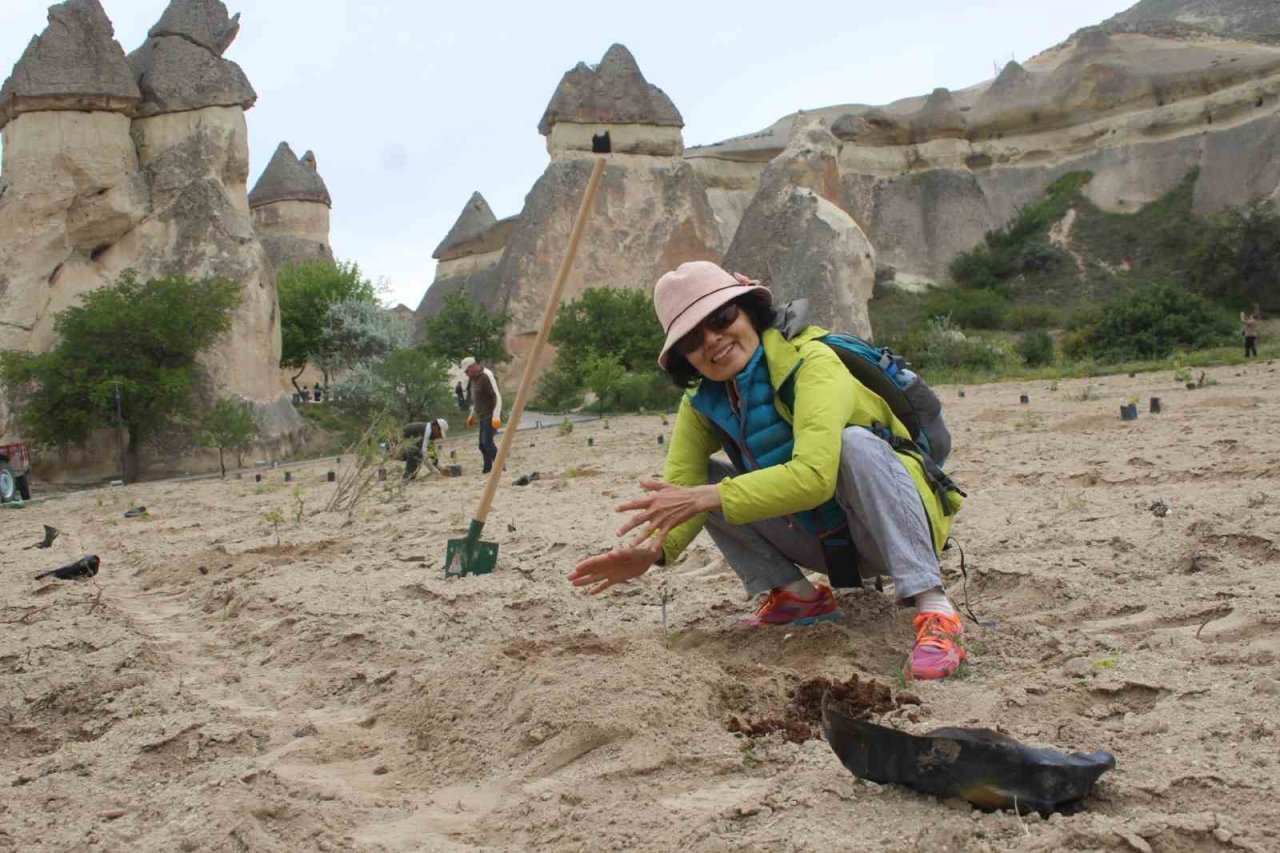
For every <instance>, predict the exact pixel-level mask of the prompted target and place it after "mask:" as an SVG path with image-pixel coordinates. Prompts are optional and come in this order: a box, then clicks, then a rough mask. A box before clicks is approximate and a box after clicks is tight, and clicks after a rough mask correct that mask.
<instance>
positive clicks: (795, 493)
mask: <svg viewBox="0 0 1280 853" xmlns="http://www.w3.org/2000/svg"><path fill="white" fill-rule="evenodd" d="M654 307H655V309H656V311H657V314H658V320H659V321H660V322H661V323H662V327H663V329H664V331H665V333H666V339H665V342H664V344H663V347H662V351H661V353H660V354H659V356H658V364H659V365H660V366H661V367H662V368H663V370H665V371H666V372H667V373H668V374H669V375H670V376H671V377H672V378H673V380H674V381H675V382H676V384H677V385H679V386H681V387H684V388H686V389H687V391H686V393H685V395H684V397H683V399H682V400H681V402H680V409H679V412H678V414H677V415H676V423H675V432H674V435H673V437H672V440H671V442H670V445H669V447H668V451H667V461H666V467H665V471H664V475H663V480H662V481H658V480H641V481H640V485H641V487H642V488H643V489H644V490H645V492H646V494H645V495H644V496H643V497H641V498H638V499H635V500H632V501H628V502H626V503H623V504H621V505H620V506H619V507H618V511H619V512H631V513H633V514H632V515H631V517H630V518H629V519H628V520H627V521H626V522H625V523H624V524H623V525H622V526H621V528H619V530H618V536H619V537H623V536H626V535H627V534H628V533H634V538H632V539H630V540H624V541H623V542H621V543H619V545H618V546H616V547H615V548H614V549H613V550H611V551H609V552H608V553H606V554H601V555H598V556H594V557H590V558H588V559H586V560H583V561H582V562H581V563H579V564H578V565H577V567H576V568H575V569H574V570H573V572H572V573H571V574H570V575H569V580H570V582H571V583H573V584H574V585H575V586H582V587H587V588H588V591H589V592H591V593H593V594H595V593H600V592H603V591H604V590H606V589H608V588H609V587H611V586H613V585H614V584H618V583H624V582H626V581H629V580H631V579H633V578H636V577H639V576H640V575H642V574H644V573H645V572H646V571H648V570H649V569H650V568H651V567H652V566H654V565H669V564H671V563H672V562H673V561H674V560H675V559H676V558H677V557H679V556H680V553H681V552H682V551H683V550H684V549H685V547H686V546H687V545H688V544H689V543H690V542H691V541H692V540H693V538H694V537H695V536H696V535H697V534H698V532H699V531H700V530H702V529H703V527H704V526H705V527H706V529H707V531H708V533H709V534H710V535H711V538H712V541H713V542H715V544H716V546H717V547H718V548H719V549H720V551H721V552H722V553H723V554H724V556H725V558H726V560H727V562H728V563H729V565H730V566H731V567H732V568H733V570H734V572H735V573H737V575H738V576H739V578H740V579H741V580H742V582H743V585H744V586H745V587H746V591H747V594H748V595H750V596H757V595H760V596H764V599H763V602H762V603H761V604H760V605H759V608H758V609H757V611H756V613H755V615H754V616H751V617H749V618H747V619H744V620H741V622H740V623H739V624H740V625H743V626H752V627H754V626H766V625H807V624H812V623H814V622H821V621H831V620H835V619H838V618H839V616H840V613H839V610H838V609H837V601H836V598H835V595H834V593H833V592H832V590H831V588H830V587H829V586H827V585H826V584H817V585H814V584H813V583H811V582H810V581H809V580H808V578H806V576H805V575H804V573H803V572H802V571H801V569H800V567H801V566H804V567H806V568H808V569H811V570H813V571H817V572H819V573H823V574H832V571H830V570H829V569H828V566H835V565H836V563H835V559H836V555H837V554H841V553H843V554H845V555H848V554H849V553H850V551H852V552H854V553H856V559H857V561H858V569H859V574H862V575H864V576H868V577H869V576H872V575H882V574H887V575H888V576H889V577H890V578H891V580H892V581H893V584H894V593H895V595H896V597H897V599H898V602H899V603H900V604H902V605H904V606H914V607H915V609H916V615H915V618H914V627H915V634H916V636H915V645H914V648H913V649H912V653H911V671H912V674H913V676H914V677H916V678H945V677H946V676H948V675H950V674H952V673H953V672H955V671H956V669H957V668H958V667H959V665H960V663H961V661H962V660H963V659H964V656H965V650H964V646H963V644H962V637H963V633H964V626H963V623H962V622H961V620H960V617H959V614H957V613H956V611H955V608H954V607H953V606H952V604H951V602H950V601H949V600H948V599H947V596H946V593H945V592H944V590H943V586H942V577H941V572H940V568H939V563H938V555H939V553H940V552H941V550H942V547H943V545H944V544H945V543H946V540H947V537H948V536H949V534H950V530H951V523H952V520H953V517H954V514H955V512H956V511H957V510H958V509H959V505H960V501H961V498H960V496H959V495H958V494H957V493H954V492H949V491H944V492H935V490H934V489H933V488H932V487H931V486H930V484H929V481H928V478H927V472H926V471H925V470H924V468H923V465H922V464H921V462H920V461H919V460H918V459H916V458H915V457H914V456H911V455H910V454H908V453H905V452H899V451H896V450H895V449H894V447H893V446H892V445H891V444H890V443H889V442H888V441H886V440H884V439H882V438H880V437H879V436H877V435H876V434H875V433H874V432H872V431H871V427H872V426H873V425H876V426H877V427H881V428H882V427H883V426H885V425H887V426H888V427H889V428H890V429H891V431H892V432H893V434H894V435H896V436H899V437H902V438H909V433H908V432H907V429H906V427H905V426H903V424H902V423H901V421H899V420H898V418H897V417H895V416H894V414H893V412H892V410H891V409H890V408H889V406H888V404H887V403H886V402H885V401H884V400H883V399H882V398H880V397H879V396H878V395H876V394H875V393H873V392H872V391H870V390H869V389H868V388H867V387H866V386H865V385H863V384H862V383H861V382H859V381H858V380H856V379H855V378H854V377H853V376H852V375H851V374H850V373H849V371H848V370H847V369H846V368H845V366H844V364H843V362H841V361H840V358H839V357H838V356H837V355H836V354H835V353H834V352H832V351H831V349H830V348H829V347H827V345H826V344H824V343H822V342H821V341H820V340H819V338H821V337H823V336H824V335H826V334H827V332H826V330H824V329H820V328H818V327H816V326H800V327H799V328H795V327H796V325H797V324H796V323H795V322H794V320H795V318H794V317H789V318H788V319H790V320H792V321H793V322H791V323H788V324H787V325H788V331H791V332H793V333H792V334H789V335H784V334H783V332H782V331H781V330H779V329H778V328H775V327H774V323H775V311H774V307H773V303H772V297H771V294H770V292H769V290H768V289H767V288H765V287H762V286H760V284H759V283H758V282H755V281H751V280H749V279H748V278H746V276H743V275H740V274H730V273H728V272H726V271H725V270H723V269H721V268H720V267H719V266H717V265H716V264H713V263H710V262H708V261H693V262H690V263H685V264H681V265H680V267H679V268H678V269H676V270H673V271H671V272H668V273H667V274H665V275H664V276H662V278H661V279H659V281H658V283H657V286H656V287H655V289H654ZM722 449H723V450H725V451H726V452H727V455H728V456H729V457H730V458H731V459H733V460H735V461H736V462H738V463H739V465H738V466H737V467H735V465H732V464H726V463H724V462H720V461H719V460H715V459H711V456H712V454H714V453H716V452H717V451H719V450H722ZM944 500H945V501H947V502H948V505H947V506H943V504H942V501H944Z"/></svg>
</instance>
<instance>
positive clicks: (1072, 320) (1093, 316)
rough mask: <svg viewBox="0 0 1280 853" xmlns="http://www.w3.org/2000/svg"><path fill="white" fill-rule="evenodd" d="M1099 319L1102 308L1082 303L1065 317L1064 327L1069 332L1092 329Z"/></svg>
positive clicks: (1100, 318)
mask: <svg viewBox="0 0 1280 853" xmlns="http://www.w3.org/2000/svg"><path fill="white" fill-rule="evenodd" d="M1101 320H1102V308H1100V307H1099V306H1097V305H1082V306H1080V307H1079V308H1077V309H1076V310H1075V311H1072V312H1071V316H1069V317H1067V322H1066V325H1065V328H1066V329H1067V331H1069V332H1079V331H1082V330H1092V329H1093V327H1094V326H1097V325H1098V323H1099V322H1100V321H1101Z"/></svg>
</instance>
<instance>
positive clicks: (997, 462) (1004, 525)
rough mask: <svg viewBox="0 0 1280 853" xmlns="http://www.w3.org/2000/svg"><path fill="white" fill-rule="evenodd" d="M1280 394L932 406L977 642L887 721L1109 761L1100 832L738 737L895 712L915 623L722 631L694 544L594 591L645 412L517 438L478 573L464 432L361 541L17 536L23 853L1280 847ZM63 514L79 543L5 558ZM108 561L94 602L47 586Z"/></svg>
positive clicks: (9, 804) (182, 519) (1234, 384)
mask: <svg viewBox="0 0 1280 853" xmlns="http://www.w3.org/2000/svg"><path fill="white" fill-rule="evenodd" d="M1276 371H1277V367H1276V366H1275V365H1268V364H1257V365H1253V366H1250V367H1248V368H1244V369H1238V368H1230V369H1228V368H1222V369H1219V370H1216V371H1214V370H1211V371H1209V378H1210V379H1212V380H1216V383H1217V384H1214V385H1211V386H1209V387H1204V388H1199V389H1196V390H1192V391H1188V390H1185V389H1184V388H1182V387H1181V385H1180V383H1177V382H1176V381H1175V380H1174V379H1173V376H1172V373H1171V372H1165V373H1160V374H1149V375H1142V376H1138V377H1136V378H1125V377H1113V378H1106V379H1101V380H1098V379H1095V380H1092V381H1084V380H1079V381H1074V380H1073V381H1069V382H1063V383H1062V384H1061V386H1060V387H1058V388H1057V389H1056V390H1054V389H1051V388H1050V387H1049V385H1048V384H1047V383H1044V382H1038V383H1027V384H1025V385H1017V384H1006V385H989V386H981V387H969V388H966V389H965V392H966V394H965V397H964V398H960V397H959V393H958V391H959V389H956V388H946V389H942V390H943V393H944V398H945V401H946V404H947V412H948V415H949V421H950V423H951V426H952V429H953V432H954V433H955V436H956V446H957V451H956V454H955V456H954V461H953V462H952V463H951V464H950V465H949V469H950V470H951V471H952V473H953V475H954V476H955V478H956V479H957V480H958V481H959V482H960V483H961V484H962V485H963V486H965V487H966V488H967V489H968V490H969V491H970V494H971V498H970V501H969V503H968V505H967V506H966V508H965V510H964V512H963V513H962V514H961V517H960V521H959V524H958V528H957V536H958V538H959V539H960V541H961V543H962V545H963V547H964V549H965V551H966V553H967V555H968V567H969V576H970V578H969V584H968V601H969V604H970V605H971V607H972V609H973V610H974V612H976V613H977V615H978V616H979V617H981V619H982V620H983V621H984V622H987V623H990V624H987V625H986V626H983V625H978V624H973V623H970V625H969V632H970V633H969V637H970V642H969V645H970V647H971V649H972V652H973V654H972V663H971V665H970V666H968V667H967V668H966V669H965V670H964V671H963V672H962V673H961V674H960V676H959V677H957V678H955V679H953V680H951V681H949V682H946V683H941V684H937V683H927V684H921V683H915V684H911V685H909V686H908V689H909V690H910V691H911V692H912V693H915V694H917V695H918V696H919V697H920V699H921V702H922V704H920V705H918V706H916V705H907V706H905V707H903V708H901V709H899V710H897V711H894V712H892V713H891V714H890V715H889V716H890V718H891V720H892V721H893V722H894V723H895V724H896V725H898V726H900V727H904V728H907V729H909V730H912V731H926V730H929V729H932V728H935V727H939V726H943V725H977V726H989V727H992V728H998V729H999V730H1000V731H1003V732H1006V733H1008V734H1010V735H1012V736H1014V737H1017V738H1020V739H1023V740H1025V741H1028V742H1031V743H1035V744H1040V745H1049V746H1056V747H1059V748H1064V749H1079V750H1097V749H1105V750H1110V751H1112V752H1113V753H1115V755H1116V757H1117V761H1118V766H1117V768H1116V770H1115V771H1113V772H1111V773H1109V774H1107V775H1106V776H1104V777H1103V779H1102V781H1101V783H1100V785H1099V786H1098V788H1097V790H1096V793H1095V795H1094V797H1093V798H1092V799H1091V800H1090V801H1089V803H1088V809H1087V810H1086V811H1084V812H1082V813H1080V814H1077V815H1074V816H1070V817H1063V816H1060V815H1056V816H1054V817H1053V818H1051V819H1049V820H1041V819H1039V818H1036V817H1026V818H1022V819H1019V818H1018V817H1016V816H1015V815H1013V814H1012V813H1008V812H1006V813H995V814H983V813H979V812H975V811H973V810H972V809H971V808H969V807H968V806H966V805H964V804H963V803H960V802H958V801H949V802H943V801H939V800H937V799H934V798H931V797H926V796H922V795H918V794H915V793H913V792H910V791H907V790H902V789H898V788H896V787H893V786H888V787H880V786H876V785H873V784H869V783H865V782H862V781H859V780H857V779H855V778H854V777H853V776H851V775H850V774H849V773H848V772H847V771H846V770H845V769H844V768H843V767H842V766H841V765H840V764H839V762H838V761H837V760H836V758H835V756H834V755H833V754H832V752H831V750H830V748H829V747H828V746H827V744H826V743H825V742H824V741H823V740H822V739H821V737H815V738H813V739H808V740H804V741H803V742H801V743H794V742H792V741H791V740H788V739H787V737H786V735H785V734H784V733H774V734H768V735H765V736H759V737H747V736H744V735H742V734H734V733H731V732H730V731H729V729H730V728H731V727H741V726H742V725H751V724H753V723H754V722H758V721H761V720H768V719H771V718H773V719H778V718H783V717H785V716H786V715H787V713H788V707H789V705H791V704H792V703H791V698H790V693H791V691H793V690H794V689H795V688H797V687H799V686H800V685H802V684H803V683H804V682H806V681H809V680H810V679H813V678H816V677H828V678H833V679H841V680H843V679H846V678H849V677H850V676H851V675H853V674H855V673H856V674H859V675H860V676H862V677H863V678H873V679H877V680H879V681H880V682H882V683H884V684H886V685H889V686H891V687H893V688H894V689H895V690H896V689H898V688H899V687H900V684H899V678H900V675H899V673H900V672H901V667H902V663H903V661H904V658H905V655H906V652H907V650H908V644H909V636H910V622H909V615H910V614H909V612H904V611H901V610H897V609H895V608H894V607H893V605H892V600H891V598H890V596H888V595H886V594H881V593H876V592H874V591H871V590H867V591H855V592H852V593H849V594H847V595H845V596H844V613H845V615H844V618H843V619H842V620H841V621H840V622H839V623H837V624H831V625H821V626H817V627H814V628H810V629H797V630H793V631H788V630H779V629H772V630H759V631H754V632H747V633H744V632H739V631H733V630H730V629H729V628H728V627H727V626H728V623H729V622H730V621H731V620H732V619H733V618H734V617H736V616H738V615H741V614H743V613H745V612H747V611H748V609H749V603H748V602H747V601H745V600H744V597H743V594H742V592H741V588H740V586H739V585H738V584H737V582H736V580H735V579H734V577H733V576H732V574H731V573H730V572H729V571H728V569H727V567H725V565H724V564H723V562H722V561H721V559H720V558H719V557H718V556H717V555H716V553H715V552H714V551H713V550H712V549H711V547H710V545H709V543H708V541H707V540H706V539H705V537H704V538H702V539H699V540H698V542H697V543H696V545H695V546H694V548H693V549H691V553H690V554H689V555H688V557H687V559H685V560H684V561H683V562H682V563H680V564H679V565H677V566H674V567H671V568H669V569H665V570H664V569H659V570H655V571H654V572H652V573H651V575H650V576H649V577H646V578H644V579H642V580H641V581H639V582H636V583H633V584H631V585H630V586H628V587H626V588H623V589H622V590H621V591H619V592H616V593H615V594H610V595H606V596H603V597H601V598H599V599H588V598H586V597H584V596H583V595H581V594H580V593H578V592H576V591H575V590H573V589H572V588H571V587H570V586H569V585H568V584H567V583H566V582H565V580H564V577H565V575H566V574H567V572H568V571H569V570H570V568H571V567H572V565H573V564H574V562H575V561H576V560H577V559H579V558H581V557H582V556H584V555H586V554H588V553H590V552H592V551H594V550H596V549H599V548H601V547H602V546H604V545H606V544H607V543H609V542H610V541H611V531H612V530H613V529H614V527H615V526H616V524H617V521H618V519H617V517H616V516H615V515H614V514H613V512H612V507H613V505H614V504H615V503H617V502H618V501H620V500H621V499H623V498H625V497H627V496H629V495H631V494H633V493H634V492H635V488H634V486H633V483H634V481H635V479H636V478H637V477H639V476H641V475H646V474H652V473H655V472H657V471H659V470H660V469H661V460H662V455H663V450H664V447H662V446H659V445H658V443H657V439H658V436H660V435H669V433H670V427H669V426H663V425H662V424H661V422H660V419H659V418H658V417H656V416H647V417H639V416H637V417H629V418H619V419H614V420H612V421H610V422H609V426H608V428H607V429H606V427H605V425H604V424H603V423H600V422H596V423H591V424H584V425H579V426H578V427H577V428H576V429H575V430H574V431H573V433H572V434H570V435H567V436H560V435H557V433H556V431H555V430H548V429H544V430H540V431H530V432H527V433H522V434H521V435H520V436H519V437H518V441H517V447H518V451H517V456H516V458H515V459H514V460H513V461H512V463H511V464H510V466H509V470H508V475H507V480H506V482H505V483H504V486H503V488H502V490H501V491H500V492H499V495H498V501H497V506H496V509H495V511H494V513H493V515H492V517H491V520H490V526H489V530H488V531H487V533H489V534H490V536H489V538H492V539H495V540H497V541H498V542H500V543H501V558H500V566H499V571H498V572H497V573H495V574H493V575H490V576H484V577H469V578H466V579H461V580H458V579H455V580H451V581H448V582H446V581H445V580H444V579H443V577H442V571H441V565H442V563H443V555H444V552H445V541H446V540H447V539H449V538H451V537H455V536H461V535H462V534H463V532H464V531H465V528H466V524H467V521H468V519H469V518H470V515H471V513H472V511H473V507H474V503H475V501H476V499H477V498H478V496H479V493H480V489H481V479H480V477H479V475H478V474H477V473H476V472H477V470H478V466H477V464H476V463H477V462H478V453H477V452H476V451H475V450H474V449H473V448H472V447H470V446H469V442H466V443H464V442H461V441H459V442H452V443H451V445H450V446H451V447H455V448H457V450H458V454H459V461H460V462H462V463H463V464H464V465H465V466H466V473H465V475H464V476H463V477H462V478H460V479H454V480H442V479H439V478H436V479H431V480H427V481H424V482H418V483H415V484H412V485H411V486H410V487H409V488H408V490H407V492H406V494H405V496H404V499H403V500H400V501H390V502H383V501H381V500H379V499H377V498H374V499H371V500H370V501H369V502H368V503H367V504H366V505H364V506H363V507H362V508H361V510H360V511H359V512H358V514H357V517H356V518H355V519H354V520H353V521H352V522H351V523H350V524H344V522H345V518H344V517H342V516H339V515H335V514H325V513H320V512H317V510H318V508H319V507H321V506H322V505H323V504H324V502H325V500H326V499H327V496H328V493H329V490H330V489H332V488H333V486H331V485H329V484H327V483H325V482H324V479H325V478H324V472H325V470H326V469H327V468H328V467H334V465H333V463H332V462H320V463H313V464H311V465H309V466H307V467H304V468H301V469H298V470H297V473H296V474H295V476H294V479H295V481H296V482H297V483H299V484H300V485H301V486H302V490H301V491H302V493H301V500H302V504H303V505H302V518H301V522H300V523H295V521H294V516H295V510H296V509H297V499H296V498H295V496H294V494H293V493H292V490H293V484H289V485H286V484H284V483H283V482H282V480H283V478H282V475H281V473H280V472H278V471H275V472H270V473H268V474H265V475H264V483H263V484H262V485H260V486H259V485H256V484H255V483H254V482H253V476H252V473H250V474H247V475H246V476H245V478H244V479H242V480H234V479H228V480H227V481H225V482H218V481H211V482H198V483H180V484H179V483H173V484H155V485H144V486H137V487H129V488H127V489H114V490H99V491H95V492H86V493H81V494H77V495H71V496H65V497H61V498H58V499H55V500H51V501H49V502H46V503H43V504H36V505H32V506H29V507H27V508H25V509H21V510H12V511H4V512H3V513H0V531H3V540H4V545H3V546H0V575H2V585H0V790H3V792H4V793H3V795H0V849H12V850H22V851H39V850H80V849H103V850H107V849H112V850H140V851H173V850H313V849H315V850H345V849H351V850H473V849H492V850H509V849H522V848H527V849H532V848H537V849H555V850H608V849H639V850H674V849H685V850H728V849H733V850H761V851H764V850H769V851H772V850H824V851H825V850H903V851H908V850H922V851H929V853H943V851H961V850H964V851H968V850H974V851H981V850H1036V851H1051V850H1136V851H1208V850H1228V849H1243V850H1258V851H1263V850H1280V807H1277V805H1276V803H1277V795H1278V794H1280V790H1278V788H1280V785H1278V780H1280V763H1278V762H1280V741H1278V739H1277V735H1276V729H1277V726H1280V722H1278V721H1277V719H1276V709H1277V707H1280V704H1278V703H1280V666H1278V665H1277V657H1278V656H1280V575H1278V574H1277V573H1278V572H1280V547H1278V545H1277V543H1278V542H1280V518H1278V516H1277V511H1278V510H1280V490H1278V489H1277V484H1278V483H1280V440H1278V439H1277V438H1276V437H1275V424H1276V423H1278V422H1280V387H1278V382H1280V373H1277V372H1276ZM1086 389H1088V393H1086ZM1023 393H1025V394H1028V395H1029V396H1030V403H1029V404H1028V405H1020V404H1019V401H1018V398H1019V395H1020V394H1023ZM1151 396H1159V397H1160V398H1161V399H1162V401H1163V404H1164V410H1165V411H1164V413H1163V414H1159V415H1151V414H1148V412H1147V408H1148V406H1147V401H1148V398H1149V397H1151ZM1130 398H1137V400H1138V404H1139V410H1140V412H1141V416H1140V418H1139V419H1138V420H1137V421H1136V422H1130V423H1125V422H1122V421H1121V420H1120V418H1119V409H1120V406H1121V405H1122V404H1123V403H1125V402H1126V401H1127V400H1129V399H1130ZM588 438H593V439H594V447H588V446H587V439H588ZM533 470H537V471H539V472H540V473H541V479H540V480H538V481H536V482H534V483H533V484H532V485H530V486H528V487H525V488H515V487H512V486H511V485H510V482H511V481H512V480H514V479H515V477H516V476H518V475H519V474H523V473H528V472H530V471H533ZM139 504H140V505H145V506H146V507H147V508H148V510H149V516H148V517H147V518H142V519H126V518H124V517H123V516H122V513H123V511H124V510H125V509H127V508H129V507H130V506H134V505H139ZM1165 508H1167V514H1166V513H1165ZM273 509H274V510H278V511H279V514H280V517H283V518H284V522H283V523H282V524H280V525H279V540H280V541H279V544H277V542H276V534H275V533H274V532H273V527H272V524H271V523H270V522H269V521H267V518H266V517H267V515H268V514H269V513H270V512H271V511H272V510H273ZM41 523H49V524H53V525H55V526H57V527H58V528H60V529H61V530H62V531H63V535H62V536H61V538H59V539H58V540H57V542H56V543H55V545H54V547H53V548H52V549H51V550H49V551H39V550H20V548H21V546H23V545H27V544H30V543H34V542H35V541H37V540H38V539H39V538H40V535H41V534H40V525H41ZM86 553H96V554H99V555H100V556H101V557H102V571H101V573H100V574H99V575H98V577H97V578H96V581H97V583H96V584H90V583H58V582H45V581H39V582H38V581H34V580H32V575H33V574H34V573H35V572H37V571H39V570H41V569H46V568H52V567H54V566H57V565H60V564H62V563H64V562H70V561H71V560H74V559H76V558H78V557H79V556H81V555H82V554H86ZM954 553H955V552H954V551H953V552H951V553H950V554H948V556H947V560H946V563H945V568H946V573H947V577H948V582H949V583H950V584H951V592H952V594H953V596H954V597H955V598H957V599H958V600H962V601H963V600H964V599H965V597H966V595H965V591H964V590H963V589H962V584H961V581H960V576H959V571H958V569H959V559H958V557H957V556H955V555H954ZM664 599H665V600H666V606H665V631H664V616H663V607H662V606H661V603H662V601H663V600H664ZM794 710H795V709H792V711H793V712H794ZM735 720H736V723H735V722H734V721H735ZM795 739H798V738H792V740H795Z"/></svg>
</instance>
